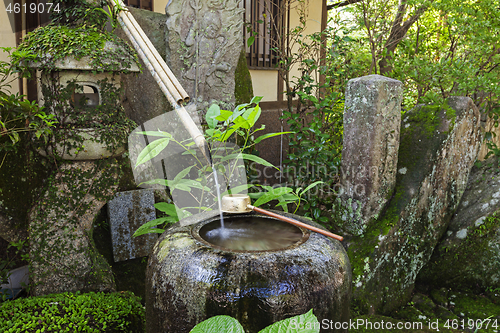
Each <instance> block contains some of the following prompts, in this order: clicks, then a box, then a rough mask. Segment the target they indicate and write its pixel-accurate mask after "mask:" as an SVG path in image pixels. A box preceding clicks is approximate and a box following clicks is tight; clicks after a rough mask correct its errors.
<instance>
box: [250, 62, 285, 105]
mask: <svg viewBox="0 0 500 333" xmlns="http://www.w3.org/2000/svg"><path fill="white" fill-rule="evenodd" d="M250 76H251V77H252V86H253V95H254V96H262V97H264V98H263V99H262V101H263V102H273V101H276V100H277V98H278V71H274V70H252V69H251V70H250Z"/></svg>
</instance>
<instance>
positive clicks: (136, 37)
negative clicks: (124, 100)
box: [118, 12, 184, 104]
mask: <svg viewBox="0 0 500 333" xmlns="http://www.w3.org/2000/svg"><path fill="white" fill-rule="evenodd" d="M120 13H123V16H121V17H120V16H119V18H118V19H119V20H120V19H122V21H123V23H124V24H125V25H126V26H127V28H128V29H129V31H130V33H131V35H132V37H133V38H134V40H135V42H136V43H137V44H138V45H139V47H140V49H141V50H142V51H143V52H144V54H145V56H146V57H147V58H148V60H149V62H150V63H151V65H152V66H153V68H154V70H155V72H156V73H157V74H158V76H159V77H160V79H161V81H162V82H163V84H165V86H166V87H167V88H168V91H169V92H170V94H171V95H172V96H173V97H174V98H175V100H176V103H177V104H179V103H182V102H183V101H184V98H183V97H182V96H181V94H180V93H179V90H178V89H177V88H176V87H175V86H174V84H173V82H172V80H171V79H170V78H169V77H168V76H167V73H165V70H164V68H163V66H161V65H160V62H159V60H158V59H157V58H156V57H155V56H154V53H153V52H152V50H151V49H150V48H149V47H148V45H147V42H146V41H145V40H144V38H143V37H144V36H141V34H140V32H139V31H138V30H137V29H136V27H135V26H134V24H133V23H132V22H131V21H130V20H129V19H128V17H127V15H126V12H120ZM142 34H144V32H142ZM146 38H147V37H146ZM147 39H148V40H149V38H147ZM183 90H184V89H183Z"/></svg>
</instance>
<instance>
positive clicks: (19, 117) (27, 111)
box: [0, 47, 56, 167]
mask: <svg viewBox="0 0 500 333" xmlns="http://www.w3.org/2000/svg"><path fill="white" fill-rule="evenodd" d="M0 49H1V50H2V51H3V52H6V53H8V56H9V58H11V59H12V57H13V53H12V49H11V48H5V47H2V48H0ZM28 58H29V57H28ZM14 74H16V67H15V65H14V64H13V62H5V61H0V152H1V153H4V154H3V157H2V159H1V160H0V167H1V166H2V165H3V163H4V161H5V158H6V157H7V155H8V153H9V152H14V151H15V150H16V145H17V144H18V143H19V141H20V140H21V135H22V134H24V133H29V132H32V133H34V134H35V136H36V137H37V138H38V139H43V140H44V141H46V140H47V138H48V137H49V135H50V134H51V133H52V128H53V127H54V125H55V124H56V120H55V118H54V116H53V115H50V114H49V115H47V114H46V113H45V112H44V110H43V109H42V108H41V107H39V106H38V104H37V103H36V102H30V101H28V100H27V99H25V98H24V96H21V95H19V94H11V93H10V83H11V81H12V80H13V77H16V76H15V75H14Z"/></svg>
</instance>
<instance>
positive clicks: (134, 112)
mask: <svg viewBox="0 0 500 333" xmlns="http://www.w3.org/2000/svg"><path fill="white" fill-rule="evenodd" d="M127 8H128V9H129V10H130V12H131V13H132V15H133V16H134V18H135V20H136V21H137V23H139V25H140V26H141V28H142V30H144V32H145V33H146V35H147V36H148V38H149V40H150V41H151V43H152V44H153V45H154V46H155V48H156V50H157V51H158V53H159V54H160V56H162V57H163V59H164V60H165V59H166V58H165V49H166V43H165V14H160V13H155V12H152V11H149V10H144V9H138V8H133V7H127ZM116 33H117V35H118V36H119V37H121V38H122V39H124V40H128V38H127V36H126V35H125V33H124V32H123V31H122V30H121V28H118V29H116ZM139 62H140V64H141V66H142V73H140V74H133V75H126V74H123V75H122V83H123V87H124V92H125V94H124V100H123V102H122V105H123V108H124V109H125V114H126V115H127V117H129V118H130V119H132V120H133V121H135V122H136V123H137V124H142V123H144V122H146V121H148V120H150V119H152V118H154V117H156V116H159V115H161V114H163V113H165V112H166V111H170V110H172V107H171V106H170V104H169V103H168V101H167V98H166V97H165V95H164V94H163V92H162V91H161V90H160V87H158V83H156V81H155V79H154V78H153V76H152V75H151V73H150V72H149V71H148V69H147V68H146V66H145V65H144V63H143V62H142V60H140V59H139ZM167 64H169V63H168V61H167Z"/></svg>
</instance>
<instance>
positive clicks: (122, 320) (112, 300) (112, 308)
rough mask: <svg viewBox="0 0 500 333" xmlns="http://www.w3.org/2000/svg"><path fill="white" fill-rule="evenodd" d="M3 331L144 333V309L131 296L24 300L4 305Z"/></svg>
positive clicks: (0, 325)
mask: <svg viewBox="0 0 500 333" xmlns="http://www.w3.org/2000/svg"><path fill="white" fill-rule="evenodd" d="M0 331H1V332H5V333H19V332H72V333H73V332H96V333H97V332H99V333H100V332H127V333H128V332H130V333H134V332H143V331H144V307H143V306H142V305H141V303H140V299H139V298H138V297H136V296H134V294H132V293H131V292H119V293H110V294H105V293H87V294H81V293H79V292H76V293H63V294H51V295H45V296H38V297H29V298H22V299H17V300H14V301H8V302H4V303H2V305H1V306H0Z"/></svg>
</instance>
